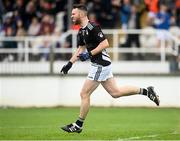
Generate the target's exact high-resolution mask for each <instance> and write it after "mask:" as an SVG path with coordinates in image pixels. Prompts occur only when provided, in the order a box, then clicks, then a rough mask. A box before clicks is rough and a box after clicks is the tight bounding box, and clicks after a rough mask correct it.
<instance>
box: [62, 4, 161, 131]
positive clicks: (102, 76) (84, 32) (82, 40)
mask: <svg viewBox="0 0 180 141" xmlns="http://www.w3.org/2000/svg"><path fill="white" fill-rule="evenodd" d="M87 14H88V11H87V8H86V6H84V5H81V4H79V5H74V6H73V9H72V15H71V18H72V21H73V23H74V24H75V25H80V26H81V28H80V29H79V32H78V35H77V36H78V48H77V50H76V52H75V53H74V55H73V56H72V57H71V59H70V60H69V62H68V63H67V64H66V65H64V66H63V68H62V69H61V72H62V73H64V74H67V73H68V71H69V69H70V68H71V67H72V65H73V64H74V63H75V62H76V61H77V60H80V61H86V60H89V59H90V61H91V67H90V70H89V74H88V76H87V79H86V80H85V82H84V85H83V87H82V89H81V92H80V96H81V106H80V114H79V117H78V119H77V121H75V122H74V123H71V124H68V125H66V126H63V127H61V129H62V130H64V131H66V132H69V133H73V132H77V133H80V132H81V131H82V129H83V123H84V121H85V119H86V116H87V114H88V111H89V107H90V96H91V94H92V92H93V91H94V90H95V89H96V88H97V87H98V86H99V84H101V85H102V86H103V87H104V89H105V90H106V91H107V92H108V93H109V94H110V95H111V96H112V97H113V98H119V97H122V96H129V95H135V94H140V95H145V96H147V97H149V99H150V100H152V101H153V102H154V103H156V105H157V106H159V102H160V101H159V96H158V95H156V93H155V91H154V88H153V87H152V86H150V87H148V88H147V89H146V88H139V87H135V86H122V87H119V86H118V85H117V83H116V81H115V79H114V77H113V74H112V70H111V60H110V56H109V55H108V53H107V52H106V48H108V47H109V43H108V40H107V39H106V37H105V35H104V34H103V32H102V30H101V28H100V26H99V25H96V24H94V23H92V22H90V21H89V19H88V16H87Z"/></svg>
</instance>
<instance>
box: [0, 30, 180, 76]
mask: <svg viewBox="0 0 180 141" xmlns="http://www.w3.org/2000/svg"><path fill="white" fill-rule="evenodd" d="M103 32H104V33H105V34H106V35H107V37H109V36H108V35H111V36H110V37H111V38H112V39H109V42H110V48H108V49H107V50H108V52H110V54H111V55H112V60H113V61H117V60H118V58H119V55H120V54H125V53H143V54H148V53H151V54H158V55H159V56H160V61H162V62H165V61H166V55H168V54H171V55H174V56H176V55H177V54H178V47H179V45H180V40H179V39H178V38H177V37H175V36H173V35H172V34H171V33H169V32H167V31H162V32H166V34H168V35H169V40H168V41H169V43H170V44H169V46H168V47H166V46H165V44H166V43H165V42H166V41H165V40H161V41H160V47H157V38H156V33H157V31H156V30H119V29H106V30H103ZM127 34H139V36H140V42H141V43H142V44H141V47H139V48H137V47H123V48H121V47H119V44H120V43H121V42H122V39H124V40H125V39H126V35H127ZM69 35H72V48H63V47H61V48H56V47H55V44H56V43H57V42H60V43H61V44H62V45H63V44H64V42H65V39H66V37H67V36H69ZM76 35H77V31H73V30H69V31H67V32H66V33H64V34H63V35H61V36H60V37H58V36H49V37H47V36H46V37H45V36H43V37H42V36H36V37H29V36H26V37H0V46H1V45H2V43H3V42H4V41H15V42H17V43H18V44H21V46H20V47H19V46H18V47H17V48H12V49H7V48H0V57H1V56H2V55H3V54H10V53H14V54H17V55H18V54H21V56H22V55H23V60H20V62H24V63H25V64H24V65H27V64H30V63H31V60H30V55H29V54H40V53H46V54H48V55H49V56H50V55H54V54H56V53H60V54H63V53H70V54H71V53H74V51H75V50H76V49H77V36H76ZM152 38H153V39H152ZM149 39H151V40H150V41H148V40H149ZM44 41H45V42H49V43H50V46H51V47H49V48H42V47H41V44H42V42H44ZM49 60H50V61H49V64H50V65H49V71H47V72H50V73H53V72H54V71H53V66H54V61H55V60H53V59H51V58H50V59H49ZM16 63H18V61H16ZM11 65H13V64H12V62H10V63H9V61H2V60H1V62H0V66H1V68H0V73H6V71H7V72H9V68H11V69H13V68H14V67H13V66H11ZM16 65H17V66H19V65H21V64H16ZM45 67H47V66H45ZM18 69H20V68H19V67H18ZM26 69H27V68H26ZM20 71H21V70H20ZM40 71H41V70H38V72H40ZM10 72H13V71H10ZM15 72H16V71H15ZM27 72H28V70H27ZM22 73H23V72H22Z"/></svg>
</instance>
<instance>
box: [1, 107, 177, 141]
mask: <svg viewBox="0 0 180 141" xmlns="http://www.w3.org/2000/svg"><path fill="white" fill-rule="evenodd" d="M78 113H79V108H63V107H59V108H24V109H23V108H22V109H21V108H1V109H0V140H180V109H178V108H97V107H91V109H90V112H89V115H88V117H87V119H86V121H85V124H84V129H83V132H82V133H80V134H78V133H75V134H72V133H66V132H64V131H62V130H60V128H59V127H60V126H63V125H65V124H69V123H70V122H73V121H75V119H76V118H77V117H78Z"/></svg>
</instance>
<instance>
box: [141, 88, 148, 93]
mask: <svg viewBox="0 0 180 141" xmlns="http://www.w3.org/2000/svg"><path fill="white" fill-rule="evenodd" d="M139 94H142V95H147V94H148V91H147V90H146V89H144V88H140V92H139Z"/></svg>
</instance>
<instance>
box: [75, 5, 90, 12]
mask: <svg viewBox="0 0 180 141" xmlns="http://www.w3.org/2000/svg"><path fill="white" fill-rule="evenodd" d="M74 8H77V9H79V10H82V11H85V12H88V10H87V7H86V6H85V5H84V4H74V5H73V9H74Z"/></svg>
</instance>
